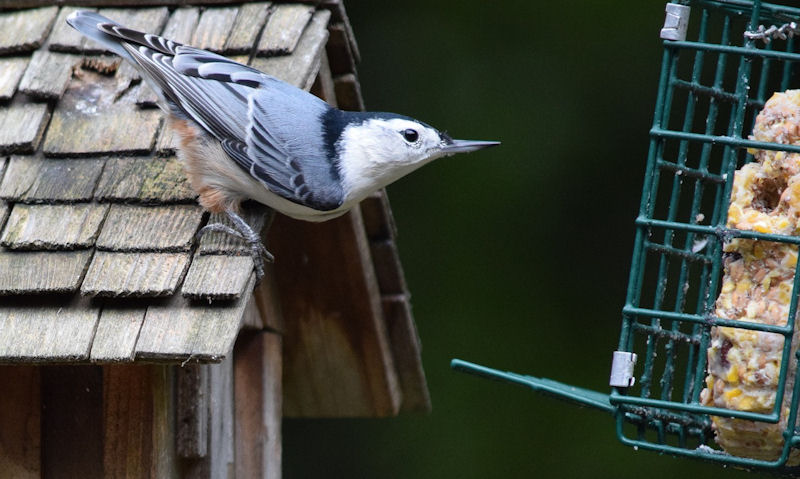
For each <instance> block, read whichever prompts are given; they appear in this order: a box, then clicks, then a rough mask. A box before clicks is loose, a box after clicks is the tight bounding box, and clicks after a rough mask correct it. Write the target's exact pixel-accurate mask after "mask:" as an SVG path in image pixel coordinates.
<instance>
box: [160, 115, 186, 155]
mask: <svg viewBox="0 0 800 479" xmlns="http://www.w3.org/2000/svg"><path fill="white" fill-rule="evenodd" d="M180 146H181V142H180V135H179V134H178V132H176V131H175V129H174V128H172V126H171V125H170V122H166V125H165V126H164V128H162V129H161V134H160V135H159V136H158V143H157V144H156V151H157V152H158V153H159V154H164V155H174V154H175V152H176V151H178V148H180Z"/></svg>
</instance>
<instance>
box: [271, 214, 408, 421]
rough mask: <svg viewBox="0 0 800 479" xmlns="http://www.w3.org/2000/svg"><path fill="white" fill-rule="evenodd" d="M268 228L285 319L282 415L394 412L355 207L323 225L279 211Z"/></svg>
mask: <svg viewBox="0 0 800 479" xmlns="http://www.w3.org/2000/svg"><path fill="white" fill-rule="evenodd" d="M270 233H271V234H270V243H269V244H270V245H271V247H272V248H273V250H274V251H273V253H274V254H275V256H276V258H280V260H279V261H276V263H275V269H276V277H277V278H278V290H279V291H280V292H281V299H282V302H281V306H282V311H283V314H284V316H285V317H286V318H287V321H286V323H285V333H284V401H285V402H284V414H285V415H286V416H293V417H342V416H350V417H352V416H367V417H373V416H389V415H394V414H396V413H397V411H398V408H399V405H400V400H401V394H400V389H399V385H398V381H397V374H396V370H395V366H394V362H393V359H392V354H391V349H390V345H389V340H388V333H387V331H386V325H385V323H384V320H383V315H382V311H381V304H380V293H379V291H378V285H377V280H376V278H375V274H374V270H373V269H372V264H371V261H370V256H369V246H368V242H367V238H366V235H365V234H364V226H363V223H362V221H361V216H360V214H359V212H358V210H352V211H351V212H350V213H348V214H346V215H344V216H342V217H340V218H337V219H334V220H330V221H327V222H324V223H319V224H311V223H305V222H300V221H295V220H291V219H289V218H288V217H284V216H278V217H277V218H276V219H275V225H274V227H273V228H271V229H270ZM341 278H347V281H341Z"/></svg>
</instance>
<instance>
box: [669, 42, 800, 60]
mask: <svg viewBox="0 0 800 479" xmlns="http://www.w3.org/2000/svg"><path fill="white" fill-rule="evenodd" d="M664 47H666V48H667V49H668V50H679V49H689V50H705V51H711V52H725V53H732V54H734V55H740V56H742V57H747V58H774V59H776V60H785V61H798V60H800V54H798V53H789V52H777V51H771V50H763V49H758V48H747V47H737V46H733V45H715V44H713V43H698V42H689V41H670V42H664Z"/></svg>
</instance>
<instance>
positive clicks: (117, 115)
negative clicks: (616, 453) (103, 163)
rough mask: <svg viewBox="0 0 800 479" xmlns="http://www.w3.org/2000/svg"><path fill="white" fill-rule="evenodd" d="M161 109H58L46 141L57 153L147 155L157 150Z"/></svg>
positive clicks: (47, 147)
mask: <svg viewBox="0 0 800 479" xmlns="http://www.w3.org/2000/svg"><path fill="white" fill-rule="evenodd" d="M160 123H161V112H160V111H156V110H136V109H133V108H131V109H125V108H116V109H113V110H112V111H107V112H103V113H99V114H94V115H87V114H80V113H77V112H75V111H64V110H63V109H61V108H57V109H56V111H55V113H54V114H53V119H52V121H51V122H50V127H49V128H48V130H47V136H46V137H45V140H44V153H45V154H46V155H53V156H76V155H97V154H103V153H115V154H144V153H148V152H150V151H151V150H152V149H153V146H154V145H155V141H156V133H158V127H159V125H160Z"/></svg>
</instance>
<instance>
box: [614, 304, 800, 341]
mask: <svg viewBox="0 0 800 479" xmlns="http://www.w3.org/2000/svg"><path fill="white" fill-rule="evenodd" d="M622 311H623V313H625V314H628V315H635V316H640V317H641V316H644V317H647V318H650V317H653V316H659V317H661V318H664V319H673V320H678V321H686V322H690V323H698V324H704V325H707V326H725V327H730V328H739V329H748V330H751V331H763V332H766V333H777V334H783V335H786V334H791V331H792V326H793V325H786V326H778V325H775V324H764V323H756V322H750V321H737V320H735V319H726V318H718V317H715V316H711V315H705V316H704V315H699V314H690V313H676V312H674V311H661V310H658V309H647V308H636V307H633V306H625V307H623V309H622Z"/></svg>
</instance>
